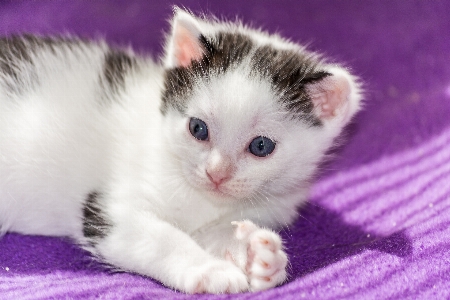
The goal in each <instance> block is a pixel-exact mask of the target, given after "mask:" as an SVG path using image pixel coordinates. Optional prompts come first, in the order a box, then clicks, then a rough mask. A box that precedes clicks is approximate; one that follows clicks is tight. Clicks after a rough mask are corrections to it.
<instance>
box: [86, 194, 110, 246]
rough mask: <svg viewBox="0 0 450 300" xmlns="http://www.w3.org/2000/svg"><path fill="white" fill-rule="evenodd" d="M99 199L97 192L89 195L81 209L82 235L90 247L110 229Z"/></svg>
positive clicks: (99, 195)
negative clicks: (87, 240)
mask: <svg viewBox="0 0 450 300" xmlns="http://www.w3.org/2000/svg"><path fill="white" fill-rule="evenodd" d="M99 197H101V194H100V193H98V192H95V191H94V192H92V193H90V194H89V195H88V196H87V198H86V203H85V205H84V208H83V235H84V237H86V238H87V239H89V241H90V243H91V245H95V243H96V241H97V240H98V239H101V238H103V237H105V236H106V234H107V232H108V230H109V228H110V227H111V224H110V223H108V221H107V220H106V217H105V215H104V213H103V212H102V210H101V206H100V204H99V201H98V200H99Z"/></svg>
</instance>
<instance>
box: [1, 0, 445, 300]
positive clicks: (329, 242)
mask: <svg viewBox="0 0 450 300" xmlns="http://www.w3.org/2000/svg"><path fill="white" fill-rule="evenodd" d="M172 3H173V4H177V5H180V6H185V7H187V8H189V9H192V10H193V11H194V12H203V11H207V12H212V13H214V14H217V15H221V16H224V17H228V18H234V17H235V16H236V15H237V16H239V17H240V18H241V19H243V20H244V21H245V22H246V23H251V24H254V25H256V26H262V27H263V28H265V29H268V30H270V31H278V32H280V33H281V34H283V35H284V36H287V37H290V38H292V39H293V40H294V41H299V42H301V43H306V44H309V45H310V49H312V50H318V51H320V52H322V53H324V54H326V55H327V56H330V57H331V58H333V59H335V60H336V61H340V62H345V63H346V64H347V65H348V66H350V67H351V68H352V70H353V72H354V73H355V74H357V75H358V76H360V77H361V78H362V79H363V81H364V83H365V89H366V103H365V109H364V111H362V112H361V113H360V114H358V116H357V117H356V118H355V119H354V122H353V123H352V124H351V125H350V126H349V127H348V128H347V130H346V135H345V136H346V138H345V140H346V143H345V144H344V145H343V146H341V147H339V148H338V149H337V150H335V151H334V152H335V155H336V157H335V159H334V160H333V161H332V162H329V163H326V164H324V165H323V168H322V171H321V174H320V176H319V178H318V180H317V182H316V184H315V185H314V188H313V190H312V193H311V203H310V204H309V205H307V206H306V207H305V208H304V209H303V210H302V211H301V217H300V218H299V220H298V221H297V222H296V223H295V224H294V225H293V226H292V227H291V228H290V229H288V230H285V231H284V232H283V236H284V237H285V240H286V248H287V251H288V254H289V256H290V259H291V266H290V269H289V273H290V279H289V282H288V283H286V284H285V285H283V286H280V287H278V288H275V289H272V290H269V291H265V292H261V293H255V294H243V295H241V296H240V298H241V299H249V298H252V299H253V298H254V299H272V298H275V297H277V298H283V299H300V298H320V299H336V298H355V299H361V298H376V299H380V298H423V299H426V298H443V297H448V295H449V294H450V271H449V268H450V265H449V262H450V242H449V241H448V240H449V238H448V237H449V236H450V229H449V224H450V214H449V210H450V117H449V116H450V104H449V102H450V66H449V65H450V35H449V32H450V17H449V16H450V2H447V1H402V0H398V1H322V0H320V1H317V0H316V1H280V0H277V1H254V0H252V1H248V0H246V1H233V2H231V1H230V2H226V1H212V0H209V1H208V0H192V1H174V2H172ZM170 16H171V6H170V5H169V4H165V3H163V1H147V0H140V1H78V0H72V1H32V2H31V1H14V2H5V1H2V2H0V34H2V35H7V34H11V33H18V32H32V33H40V34H54V33H72V34H76V35H81V36H84V37H91V38H98V37H104V38H106V39H107V40H108V41H110V42H112V43H115V44H119V45H129V44H130V45H132V46H133V47H134V48H135V49H136V50H138V51H139V52H143V53H153V54H154V55H156V54H159V53H161V50H162V48H161V44H162V40H163V36H164V31H167V30H168V23H167V19H168V18H169V17H170ZM95 296H100V297H105V298H136V297H138V298H139V297H143V298H145V297H148V298H155V297H158V298H163V297H166V298H220V299H224V298H229V297H230V296H227V295H220V296H213V295H196V296H186V295H184V294H180V293H176V292H174V291H172V290H169V289H166V288H164V287H162V286H160V285H159V284H158V283H156V282H154V281H153V280H151V279H148V278H144V277H141V276H138V275H132V274H126V273H114V274H111V273H110V272H108V271H106V270H105V269H104V268H102V266H101V265H99V264H98V263H95V262H93V261H92V260H91V259H90V258H89V256H88V255H87V254H86V253H85V252H83V251H82V250H80V249H79V248H77V247H76V246H74V245H72V244H71V243H70V242H68V241H67V240H64V239H59V238H49V237H33V236H21V235H17V234H7V235H6V236H5V237H4V238H3V239H1V240H0V297H1V298H10V299H12V298H16V299H17V298H22V299H26V298H31V299H37V298H62V297H69V298H78V297H79V298H83V297H95Z"/></svg>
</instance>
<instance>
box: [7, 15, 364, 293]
mask: <svg viewBox="0 0 450 300" xmlns="http://www.w3.org/2000/svg"><path fill="white" fill-rule="evenodd" d="M360 98H361V96H360V90H359V85H358V84H357V83H356V81H355V78H354V77H353V76H351V75H350V74H349V73H348V72H347V70H345V69H344V68H342V67H339V66H338V65H334V64H328V63H326V62H325V61H324V60H323V59H321V58H320V57H319V56H318V55H316V54H313V53H311V52H307V51H306V50H305V49H304V48H303V47H301V46H299V45H297V44H294V43H292V42H289V41H287V40H285V39H283V38H281V37H279V36H277V35H269V34H266V33H263V32H260V31H256V30H252V29H249V28H247V27H245V26H243V25H241V24H234V23H223V22H218V21H211V20H205V19H198V18H195V17H194V16H192V15H191V14H189V13H187V12H185V11H182V10H179V9H177V10H176V13H175V17H174V19H173V21H172V31H171V34H170V36H169V37H168V41H167V45H166V54H165V57H164V59H163V63H162V64H161V65H160V64H158V63H155V62H154V61H152V60H151V59H146V58H143V57H139V56H136V55H134V54H133V53H132V52H131V51H122V50H116V49H112V48H110V47H108V46H107V45H106V44H105V43H103V42H98V43H94V42H87V41H81V40H78V39H73V38H42V37H34V36H13V37H9V38H3V39H0V226H1V231H2V232H6V231H12V232H19V233H23V234H38V235H54V236H69V237H71V238H73V239H74V240H75V241H76V242H77V243H79V244H80V245H82V246H83V247H85V248H86V249H88V250H90V251H91V252H92V253H93V254H94V255H95V256H97V257H99V258H100V259H102V260H103V261H104V262H107V263H109V264H111V265H113V266H115V267H117V268H119V269H121V270H125V271H131V272H136V273H139V274H143V275H147V276H151V277H153V278H155V279H157V280H159V281H161V282H162V283H163V284H165V285H166V286H169V287H172V288H175V289H177V290H180V291H184V292H187V293H200V292H206V293H237V292H243V291H248V290H251V291H256V290H263V289H267V288H271V287H274V286H276V285H278V284H280V283H282V282H283V281H284V280H285V279H286V271H285V268H286V264H287V257H286V254H285V252H284V251H283V246H282V241H281V239H280V237H279V235H278V234H277V233H275V232H274V231H272V230H271V229H276V228H278V227H279V226H283V225H287V224H290V223H291V222H292V221H293V220H294V218H295V217H296V215H297V213H296V210H297V208H298V207H299V206H300V205H301V204H302V203H304V202H305V200H306V197H307V192H308V182H309V180H310V178H311V176H312V175H313V173H314V172H315V170H316V168H317V165H318V163H319V162H320V161H321V159H322V158H323V155H324V153H325V152H326V151H327V149H329V147H330V146H332V144H333V140H334V139H335V138H336V137H337V136H338V135H339V133H340V132H341V130H342V128H343V127H344V126H345V125H346V124H347V123H348V121H349V120H350V118H351V117H352V116H353V115H354V114H355V112H356V111H357V110H358V109H359V107H360Z"/></svg>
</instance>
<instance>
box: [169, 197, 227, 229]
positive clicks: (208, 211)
mask: <svg viewBox="0 0 450 300" xmlns="http://www.w3.org/2000/svg"><path fill="white" fill-rule="evenodd" d="M167 212H168V213H169V214H168V218H169V219H170V220H171V223H173V224H175V225H176V226H177V227H180V228H182V229H183V230H184V231H185V232H193V231H196V230H197V229H199V228H201V227H204V226H206V225H207V224H210V223H211V222H213V221H214V220H218V219H221V218H222V217H223V216H224V215H226V214H227V213H228V212H229V208H227V207H221V206H217V205H214V203H213V202H211V201H208V199H206V198H205V196H204V195H201V194H200V193H196V192H192V191H189V192H188V191H180V192H179V193H177V195H176V197H174V198H173V201H170V203H167Z"/></svg>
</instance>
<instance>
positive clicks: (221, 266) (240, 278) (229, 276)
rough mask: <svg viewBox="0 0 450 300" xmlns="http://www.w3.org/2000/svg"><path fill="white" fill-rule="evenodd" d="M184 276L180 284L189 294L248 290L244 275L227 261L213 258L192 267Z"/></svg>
mask: <svg viewBox="0 0 450 300" xmlns="http://www.w3.org/2000/svg"><path fill="white" fill-rule="evenodd" d="M184 276H185V280H184V282H183V283H182V284H181V285H182V286H183V290H184V291H185V292H187V293H190V294H201V293H213V294H220V293H239V292H245V291H248V290H249V284H248V282H247V277H246V275H245V274H244V273H243V272H242V270H241V269H239V268H238V267H236V266H235V265H234V264H232V263H231V262H228V261H221V260H214V261H211V262H208V263H205V264H202V265H201V266H196V267H193V268H191V269H189V270H188V272H186V273H185V275H184Z"/></svg>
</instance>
